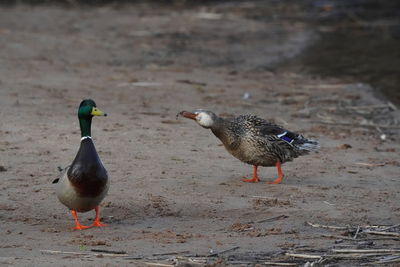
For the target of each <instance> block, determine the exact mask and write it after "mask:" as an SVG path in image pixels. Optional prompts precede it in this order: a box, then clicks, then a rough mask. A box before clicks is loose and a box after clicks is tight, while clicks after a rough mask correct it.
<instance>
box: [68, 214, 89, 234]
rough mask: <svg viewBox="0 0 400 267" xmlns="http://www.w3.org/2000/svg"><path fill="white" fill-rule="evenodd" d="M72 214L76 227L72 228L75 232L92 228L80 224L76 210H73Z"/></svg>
mask: <svg viewBox="0 0 400 267" xmlns="http://www.w3.org/2000/svg"><path fill="white" fill-rule="evenodd" d="M71 213H72V217H74V220H75V227H73V228H72V229H73V230H84V229H88V228H90V226H84V225H82V224H80V223H79V221H78V216H77V214H76V211H75V210H71Z"/></svg>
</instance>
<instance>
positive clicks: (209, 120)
mask: <svg viewBox="0 0 400 267" xmlns="http://www.w3.org/2000/svg"><path fill="white" fill-rule="evenodd" d="M178 115H182V116H183V117H185V118H189V119H192V120H195V121H196V122H197V123H198V124H199V125H200V126H202V127H204V128H206V129H211V131H212V132H213V134H214V135H215V136H216V137H218V138H219V139H220V140H221V141H222V143H223V144H224V146H225V148H226V150H228V152H229V153H231V154H232V155H233V156H234V157H236V158H237V159H239V160H241V161H243V162H245V163H247V164H251V165H253V178H251V179H243V181H244V182H259V181H260V179H259V178H258V176H257V167H258V166H264V167H270V166H276V167H277V169H278V178H277V179H276V180H274V181H273V182H269V183H271V184H279V183H280V182H281V181H282V178H283V175H282V169H281V164H282V163H285V162H287V161H292V160H293V159H294V158H297V157H298V156H301V155H305V154H308V153H309V152H310V151H313V150H316V149H317V148H318V147H319V145H318V142H317V141H314V140H309V139H306V138H304V137H303V136H301V135H299V134H297V133H294V132H289V131H288V130H285V129H283V128H281V127H279V126H277V125H275V124H272V123H269V122H267V121H266V120H263V119H261V118H258V117H257V116H253V115H241V116H239V117H237V118H233V119H223V118H220V117H218V116H217V115H215V114H214V113H213V112H211V111H208V110H195V111H194V112H187V111H182V112H180V113H179V114H178Z"/></svg>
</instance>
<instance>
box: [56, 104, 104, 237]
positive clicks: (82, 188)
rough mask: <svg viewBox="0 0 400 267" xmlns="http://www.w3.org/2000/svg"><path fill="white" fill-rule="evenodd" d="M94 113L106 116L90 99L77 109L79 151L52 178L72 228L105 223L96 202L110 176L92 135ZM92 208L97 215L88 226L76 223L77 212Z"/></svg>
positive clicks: (81, 228)
mask: <svg viewBox="0 0 400 267" xmlns="http://www.w3.org/2000/svg"><path fill="white" fill-rule="evenodd" d="M93 116H107V114H106V113H104V112H102V111H101V110H100V109H98V108H97V106H96V103H95V102H94V101H93V100H92V99H85V100H83V101H82V102H81V103H80V105H79V109H78V118H79V125H80V130H81V141H80V147H79V150H78V153H77V154H76V156H75V159H74V160H73V161H72V163H71V165H69V166H67V167H66V168H65V169H64V170H63V171H62V173H61V175H60V177H59V178H57V179H55V180H54V181H53V184H55V191H56V195H57V197H58V199H59V200H60V202H61V203H62V204H64V205H65V206H67V208H69V209H70V210H71V213H72V216H73V218H74V220H75V227H74V228H73V229H75V230H83V229H87V228H90V227H103V226H106V225H105V224H102V223H101V222H100V216H99V214H100V212H99V204H100V203H101V201H102V200H103V199H104V197H105V196H106V195H107V192H108V188H109V178H108V174H107V170H106V169H105V168H104V166H103V163H102V162H101V160H100V158H99V155H98V154H97V151H96V148H95V146H94V143H93V140H92V137H91V124H92V118H93ZM93 209H94V210H95V212H96V217H95V219H94V221H93V224H92V225H91V226H84V225H82V224H80V223H79V221H78V217H77V212H88V211H91V210H93Z"/></svg>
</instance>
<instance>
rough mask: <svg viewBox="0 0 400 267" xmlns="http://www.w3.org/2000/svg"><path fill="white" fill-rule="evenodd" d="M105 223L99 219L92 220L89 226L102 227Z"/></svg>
mask: <svg viewBox="0 0 400 267" xmlns="http://www.w3.org/2000/svg"><path fill="white" fill-rule="evenodd" d="M104 226H107V224H104V223H101V222H100V221H94V222H93V224H92V226H91V227H104Z"/></svg>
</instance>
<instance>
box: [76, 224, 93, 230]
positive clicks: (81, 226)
mask: <svg viewBox="0 0 400 267" xmlns="http://www.w3.org/2000/svg"><path fill="white" fill-rule="evenodd" d="M88 228H90V226H84V225H82V224H77V225H75V227H72V230H85V229H88Z"/></svg>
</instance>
